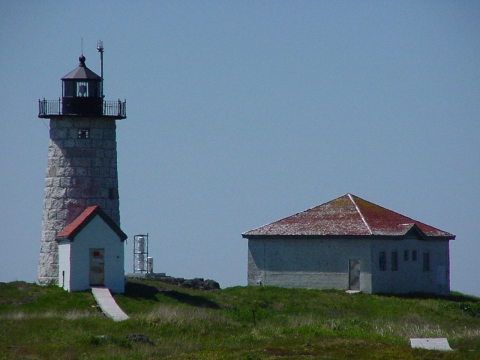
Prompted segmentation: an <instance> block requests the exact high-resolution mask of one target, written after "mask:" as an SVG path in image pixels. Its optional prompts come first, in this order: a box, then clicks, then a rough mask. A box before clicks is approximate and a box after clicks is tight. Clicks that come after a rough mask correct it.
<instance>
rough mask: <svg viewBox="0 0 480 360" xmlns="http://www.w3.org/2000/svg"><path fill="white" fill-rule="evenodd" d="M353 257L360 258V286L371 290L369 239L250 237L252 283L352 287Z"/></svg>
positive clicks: (305, 286) (249, 266)
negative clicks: (351, 263)
mask: <svg viewBox="0 0 480 360" xmlns="http://www.w3.org/2000/svg"><path fill="white" fill-rule="evenodd" d="M349 259H359V260H360V289H361V291H363V292H365V293H370V292H371V268H370V266H371V250H370V242H369V241H359V240H315V239H293V238H292V239H282V240H274V239H266V240H263V239H262V240H258V239H250V240H249V241H248V284H249V285H259V284H260V283H261V284H262V285H272V286H283V287H301V288H313V289H348V285H349V284H348V278H349V277H348V275H349V273H348V272H349V268H348V266H349Z"/></svg>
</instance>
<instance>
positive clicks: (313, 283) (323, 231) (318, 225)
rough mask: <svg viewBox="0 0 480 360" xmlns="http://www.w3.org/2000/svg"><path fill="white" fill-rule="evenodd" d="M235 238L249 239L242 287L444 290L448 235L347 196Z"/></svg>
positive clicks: (447, 273) (447, 278)
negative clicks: (243, 285) (244, 278)
mask: <svg viewBox="0 0 480 360" xmlns="http://www.w3.org/2000/svg"><path fill="white" fill-rule="evenodd" d="M242 236H243V237H244V238H246V239H248V284H249V285H272V286H284V287H303V288H315V289H331V288H333V289H345V290H352V291H362V292H365V293H409V292H427V293H435V294H448V293H449V292H450V263H449V241H450V240H454V239H455V235H452V234H450V233H448V232H446V231H442V230H439V229H437V228H435V227H433V226H430V225H427V224H425V223H422V222H420V221H417V220H413V219H411V218H409V217H406V216H404V215H401V214H399V213H396V212H394V211H391V210H388V209H386V208H384V207H381V206H379V205H376V204H373V203H371V202H369V201H366V200H363V199H361V198H359V197H357V196H355V195H352V194H346V195H344V196H341V197H339V198H337V199H334V200H331V201H329V202H327V203H324V204H321V205H318V206H316V207H313V208H311V209H308V210H305V211H302V212H300V213H297V214H294V215H292V216H289V217H286V218H284V219H281V220H278V221H275V222H272V223H270V224H267V225H264V226H261V227H258V228H256V229H253V230H250V231H247V232H245V233H243V234H242Z"/></svg>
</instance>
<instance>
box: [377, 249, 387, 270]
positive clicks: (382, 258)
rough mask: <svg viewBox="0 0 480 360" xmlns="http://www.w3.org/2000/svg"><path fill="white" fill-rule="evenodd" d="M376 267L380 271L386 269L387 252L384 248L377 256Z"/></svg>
mask: <svg viewBox="0 0 480 360" xmlns="http://www.w3.org/2000/svg"><path fill="white" fill-rule="evenodd" d="M378 269H379V270H380V271H385V270H387V252H386V251H385V250H381V251H380V253H379V256H378Z"/></svg>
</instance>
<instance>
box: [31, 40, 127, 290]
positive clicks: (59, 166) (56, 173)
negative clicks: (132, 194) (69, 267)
mask: <svg viewBox="0 0 480 360" xmlns="http://www.w3.org/2000/svg"><path fill="white" fill-rule="evenodd" d="M97 49H98V51H99V52H100V59H101V76H99V75H97V74H95V73H94V72H93V71H92V70H90V69H89V68H88V67H87V66H86V64H85V57H84V56H83V54H82V55H81V56H80V57H79V65H78V67H77V68H76V69H74V70H73V71H71V72H69V73H68V74H67V75H65V76H64V77H62V79H61V80H62V98H61V99H58V100H45V99H44V100H39V114H38V117H40V118H47V119H50V143H49V147H48V162H47V172H46V178H45V194H44V202H43V219H42V239H41V246H40V259H39V265H38V278H37V283H39V284H49V283H57V281H58V275H59V274H58V245H57V242H56V241H55V240H56V236H57V235H58V234H59V233H60V232H61V231H62V230H63V229H65V227H66V226H68V225H69V224H70V223H71V222H72V221H73V220H75V219H76V218H77V217H78V216H79V215H80V214H81V213H82V212H83V211H84V210H85V209H86V208H87V207H89V206H99V207H100V208H101V209H102V210H103V212H104V213H105V214H106V215H108V217H110V218H111V220H113V222H114V223H115V224H116V225H117V226H120V210H119V196H118V174H117V145H116V120H121V119H125V118H126V102H125V101H120V100H118V101H105V100H104V95H103V44H102V42H99V43H98V47H97Z"/></svg>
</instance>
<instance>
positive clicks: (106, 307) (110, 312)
mask: <svg viewBox="0 0 480 360" xmlns="http://www.w3.org/2000/svg"><path fill="white" fill-rule="evenodd" d="M92 294H93V297H94V298H95V300H96V301H97V304H98V306H100V309H102V312H103V313H104V314H105V315H107V316H108V317H109V318H112V319H113V321H123V320H127V319H130V317H129V316H128V315H127V314H125V313H124V312H123V310H122V309H120V307H119V306H118V305H117V303H116V302H115V299H114V298H113V296H112V294H111V293H110V290H108V288H106V287H105V286H92Z"/></svg>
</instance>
